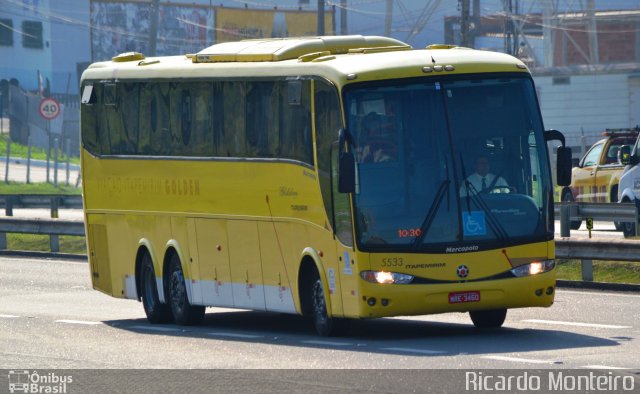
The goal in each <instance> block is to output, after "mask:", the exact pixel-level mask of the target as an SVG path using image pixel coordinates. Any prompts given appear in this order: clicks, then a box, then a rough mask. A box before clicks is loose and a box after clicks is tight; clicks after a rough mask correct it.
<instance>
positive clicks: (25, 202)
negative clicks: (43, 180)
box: [0, 194, 82, 217]
mask: <svg viewBox="0 0 640 394" xmlns="http://www.w3.org/2000/svg"><path fill="white" fill-rule="evenodd" d="M0 208H1V209H4V210H5V214H6V215H7V216H13V209H14V208H49V209H51V216H52V217H57V211H58V209H82V196H80V195H58V194H0ZM54 212H55V213H54Z"/></svg>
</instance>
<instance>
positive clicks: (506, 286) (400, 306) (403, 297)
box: [359, 270, 556, 318]
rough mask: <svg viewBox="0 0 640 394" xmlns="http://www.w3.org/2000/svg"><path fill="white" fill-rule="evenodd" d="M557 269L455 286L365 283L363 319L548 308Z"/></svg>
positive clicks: (361, 306)
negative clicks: (536, 307)
mask: <svg viewBox="0 0 640 394" xmlns="http://www.w3.org/2000/svg"><path fill="white" fill-rule="evenodd" d="M555 284H556V273H555V270H552V271H550V272H546V273H543V274H538V275H533V276H527V277H522V278H508V279H499V280H490V281H478V282H461V283H455V284H424V285H423V284H407V285H393V284H391V285H389V284H374V283H370V282H366V281H364V280H362V281H361V287H360V297H359V315H360V316H359V317H365V318H368V317H371V318H375V317H388V316H410V315H427V314H435V313H445V312H468V311H476V310H489V309H505V308H507V309H508V308H524V307H532V306H539V307H548V306H551V305H552V304H553V299H554V296H555Z"/></svg>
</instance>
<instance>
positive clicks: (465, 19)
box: [458, 0, 471, 47]
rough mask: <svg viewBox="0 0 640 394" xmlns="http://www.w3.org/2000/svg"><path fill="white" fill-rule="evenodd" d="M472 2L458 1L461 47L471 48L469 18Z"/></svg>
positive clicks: (466, 0) (467, 0)
mask: <svg viewBox="0 0 640 394" xmlns="http://www.w3.org/2000/svg"><path fill="white" fill-rule="evenodd" d="M469 1H470V0H458V5H459V6H460V12H461V14H460V46H463V47H471V37H470V36H469V23H470V22H471V19H470V18H469V14H470V11H471V10H470V8H471V5H470V3H469Z"/></svg>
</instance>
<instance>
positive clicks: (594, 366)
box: [580, 365, 631, 369]
mask: <svg viewBox="0 0 640 394" xmlns="http://www.w3.org/2000/svg"><path fill="white" fill-rule="evenodd" d="M580 368H586V369H631V368H624V367H609V366H607V365H583V366H581V367H580Z"/></svg>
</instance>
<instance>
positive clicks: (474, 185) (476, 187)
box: [460, 172, 509, 197]
mask: <svg viewBox="0 0 640 394" xmlns="http://www.w3.org/2000/svg"><path fill="white" fill-rule="evenodd" d="M483 178H484V183H485V185H486V187H487V188H489V187H491V184H492V183H493V180H494V179H495V178H496V176H495V175H494V174H491V173H488V174H486V175H485V176H482V175H480V174H478V173H477V172H476V173H473V174H471V175H469V176H468V177H467V181H468V182H469V183H471V186H467V182H463V183H462V186H461V187H460V196H462V197H464V196H466V195H467V187H468V188H469V194H471V193H474V192H477V193H480V192H481V191H482V179H483ZM508 186H509V185H508V184H507V181H505V180H504V178H502V177H498V180H496V183H495V184H494V185H493V187H494V188H496V187H508ZM487 192H490V190H488V191H487Z"/></svg>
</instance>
